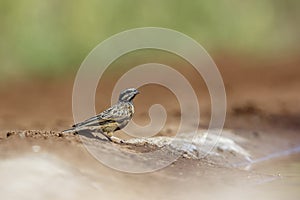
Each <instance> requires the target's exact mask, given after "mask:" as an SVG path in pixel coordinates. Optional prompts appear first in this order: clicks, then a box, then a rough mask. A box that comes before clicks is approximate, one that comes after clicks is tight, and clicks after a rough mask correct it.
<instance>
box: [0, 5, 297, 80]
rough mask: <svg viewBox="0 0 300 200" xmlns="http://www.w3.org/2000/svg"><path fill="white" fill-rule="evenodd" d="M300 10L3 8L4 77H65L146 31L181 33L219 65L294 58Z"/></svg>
mask: <svg viewBox="0 0 300 200" xmlns="http://www.w3.org/2000/svg"><path fill="white" fill-rule="evenodd" d="M299 7H300V2H299V1H297V0H286V1H280V0H253V1H251V2H245V1H242V0H230V1H223V0H221V1H214V0H213V1H180V0H165V1H140V0H126V1H124V0H114V1H109V0H90V1H84V0H79V1H76V2H74V1H71V0H65V1H59V0H51V1H50V0H46V1H39V0H26V1H25V0H20V1H10V0H1V1H0V74H1V75H0V76H1V79H2V80H4V79H7V78H11V77H15V76H18V77H19V76H24V75H25V76H51V77H52V76H62V75H63V76H64V75H65V74H66V73H69V72H70V71H73V72H74V71H75V70H76V69H77V68H78V67H79V66H80V63H81V62H82V61H83V59H84V58H85V56H86V55H87V54H88V53H89V52H90V51H91V50H92V49H93V48H94V47H95V46H96V45H97V44H98V43H100V42H101V41H103V40H105V39H106V38H108V37H110V36H111V35H113V34H116V33H119V32H121V31H124V30H127V29H131V28H136V27H144V26H158V27H165V28H171V29H175V30H177V31H180V32H183V33H185V34H187V35H189V36H191V37H192V38H194V39H195V40H197V41H198V42H199V43H200V44H202V45H203V46H204V48H206V49H207V50H208V52H209V53H210V54H212V55H213V56H216V57H217V56H218V55H220V54H224V53H226V54H229V55H234V56H236V57H238V56H243V57H246V58H249V59H254V58H258V59H262V58H263V59H266V60H272V61H274V60H276V59H282V58H284V59H287V58H289V57H297V54H298V52H299V50H300V49H299V42H300V39H299V38H300V26H299V24H300V12H299Z"/></svg>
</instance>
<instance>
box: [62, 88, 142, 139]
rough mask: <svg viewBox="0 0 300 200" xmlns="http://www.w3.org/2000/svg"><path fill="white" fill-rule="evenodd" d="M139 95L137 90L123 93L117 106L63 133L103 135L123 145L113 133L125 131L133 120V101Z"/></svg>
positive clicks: (133, 89) (131, 89)
mask: <svg viewBox="0 0 300 200" xmlns="http://www.w3.org/2000/svg"><path fill="white" fill-rule="evenodd" d="M139 93H140V92H139V91H138V90H137V89H135V88H128V89H126V90H124V91H122V92H121V93H120V95H119V100H118V102H117V103H116V104H114V105H113V106H111V107H110V108H108V109H106V110H104V111H103V112H101V113H100V114H98V115H96V116H94V117H91V118H89V119H87V120H85V121H83V122H80V123H77V124H74V125H73V126H72V128H70V129H67V130H64V131H63V132H62V133H71V132H73V133H74V132H76V133H77V132H79V131H91V132H96V133H101V134H102V135H104V136H105V137H106V138H107V139H108V140H109V141H111V142H116V143H122V142H123V141H122V140H120V139H118V138H116V137H114V136H113V133H114V132H115V131H118V130H121V129H123V128H124V127H125V126H126V125H127V124H128V123H129V121H130V120H131V119H132V117H133V114H134V105H133V99H134V97H135V96H136V95H137V94H139Z"/></svg>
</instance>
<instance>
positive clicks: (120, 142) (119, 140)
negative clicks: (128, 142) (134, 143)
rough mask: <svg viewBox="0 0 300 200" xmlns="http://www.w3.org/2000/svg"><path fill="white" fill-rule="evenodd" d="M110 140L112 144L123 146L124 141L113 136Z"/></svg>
mask: <svg viewBox="0 0 300 200" xmlns="http://www.w3.org/2000/svg"><path fill="white" fill-rule="evenodd" d="M110 139H111V141H112V142H114V143H117V144H123V143H124V140H122V139H120V138H118V137H115V136H111V137H110Z"/></svg>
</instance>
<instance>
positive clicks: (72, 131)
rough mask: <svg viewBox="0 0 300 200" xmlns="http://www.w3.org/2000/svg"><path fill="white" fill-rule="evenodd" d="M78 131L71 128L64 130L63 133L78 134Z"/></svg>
mask: <svg viewBox="0 0 300 200" xmlns="http://www.w3.org/2000/svg"><path fill="white" fill-rule="evenodd" d="M76 131H77V130H76V128H69V129H67V130H64V131H62V133H64V134H65V133H74V132H76Z"/></svg>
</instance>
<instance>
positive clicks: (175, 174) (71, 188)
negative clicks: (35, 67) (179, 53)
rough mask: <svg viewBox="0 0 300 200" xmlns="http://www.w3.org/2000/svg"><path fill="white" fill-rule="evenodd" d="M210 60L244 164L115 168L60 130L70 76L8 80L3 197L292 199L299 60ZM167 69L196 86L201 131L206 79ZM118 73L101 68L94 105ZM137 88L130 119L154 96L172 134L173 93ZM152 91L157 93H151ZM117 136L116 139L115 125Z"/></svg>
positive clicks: (227, 158)
mask: <svg viewBox="0 0 300 200" xmlns="http://www.w3.org/2000/svg"><path fill="white" fill-rule="evenodd" d="M216 63H217V65H218V66H219V69H220V72H221V74H222V76H223V79H224V83H225V87H226V92H227V101H228V104H227V105H228V108H227V117H226V123H225V130H228V131H230V132H231V133H232V134H231V135H226V134H225V137H231V138H232V139H233V140H234V141H236V142H237V144H239V145H240V146H241V147H242V148H243V149H245V150H246V151H247V152H249V153H250V154H251V158H252V161H253V163H252V164H250V165H249V163H247V162H246V161H243V160H237V159H235V156H234V155H230V153H229V154H228V152H222V151H219V152H218V153H219V154H220V155H221V157H222V159H215V157H213V156H208V157H205V158H202V159H191V158H186V157H182V156H181V157H180V158H179V159H178V160H177V161H176V162H174V163H173V164H172V165H170V166H169V167H166V168H164V169H162V170H159V171H157V172H154V173H147V174H140V175H137V174H128V173H121V172H118V171H115V170H113V169H110V168H108V167H106V166H105V165H103V164H101V163H100V162H99V161H97V160H96V159H95V158H94V157H93V156H92V155H90V154H89V152H88V151H87V150H86V149H85V147H84V145H83V143H82V140H81V139H80V137H79V136H78V135H67V136H66V135H62V134H61V133H60V131H61V130H63V129H66V128H68V127H69V126H70V125H71V124H72V123H73V119H72V108H71V101H72V99H71V96H72V84H73V79H72V78H69V79H67V80H66V79H43V80H41V79H39V80H37V79H34V80H28V79H19V80H11V81H9V82H6V83H2V84H1V85H0V97H1V99H0V110H1V112H0V127H1V128H0V159H1V161H0V177H1V179H0V193H1V194H2V197H4V199H40V198H44V199H81V198H83V197H84V198H86V199H95V198H96V197H97V198H111V199H120V198H122V199H140V198H145V199H161V198H169V199H190V198H201V197H202V198H213V199H229V198H230V199H240V198H244V199H247V198H249V199H250V198H251V199H252V198H253V195H254V194H255V196H256V197H257V198H260V199H281V198H289V199H298V197H299V195H300V193H299V191H298V190H297V185H298V186H299V184H300V179H299V176H300V171H299V169H300V168H299V167H300V165H299V160H300V157H299V153H298V152H299V151H300V150H299V146H300V135H299V130H300V120H299V119H300V105H299V103H298V102H299V101H300V93H299V88H300V79H299V74H300V69H299V67H298V66H299V64H300V61H299V60H296V59H294V60H288V61H285V62H274V63H272V62H263V61H258V60H247V61H245V60H236V59H234V60H233V59H232V60H231V59H228V56H225V55H224V56H219V57H218V59H216ZM175 68H177V69H178V70H179V71H181V73H183V74H184V75H186V76H187V77H188V78H189V80H190V82H191V83H192V85H193V87H194V89H195V90H196V91H200V92H199V93H198V94H197V95H198V98H199V104H200V108H201V120H200V125H199V129H205V128H207V126H208V123H209V118H210V101H209V94H208V92H207V89H206V87H205V84H204V83H203V81H202V80H201V77H199V76H195V75H194V74H195V73H194V71H193V70H190V69H188V68H187V66H183V65H181V64H177V65H176V66H175ZM121 74H122V71H121V70H120V72H118V73H113V74H111V73H110V72H107V75H106V76H104V79H103V80H101V82H100V84H99V92H98V93H97V98H96V102H97V110H98V111H101V110H103V109H104V108H106V107H108V106H109V105H110V92H111V89H112V88H113V85H114V81H115V80H116V79H117V78H118V77H120V75H121ZM70 77H72V76H70ZM140 90H141V93H142V95H140V96H138V97H137V98H136V100H135V105H136V114H135V116H134V120H135V121H136V122H137V123H140V124H142V125H143V124H146V123H148V122H149V118H148V114H147V112H148V109H149V106H150V105H151V104H153V103H161V104H162V105H164V106H165V108H166V109H167V111H168V119H167V123H166V126H165V127H164V129H163V130H162V131H161V132H160V133H159V134H158V135H159V136H171V135H172V134H173V133H174V132H176V130H177V125H176V124H178V122H179V120H180V114H179V109H178V102H177V101H176V100H175V98H174V96H173V95H172V94H171V93H170V92H168V91H167V90H166V89H165V88H162V87H158V86H145V87H142V88H140ZM154 92H155V93H156V94H159V95H156V96H155V98H153V93H154ZM30 130H31V131H30ZM117 136H119V137H124V136H123V133H122V131H120V132H119V133H118V134H117ZM125 139H126V137H125ZM105 145H110V144H107V143H105ZM133 149H134V147H133ZM136 149H138V148H136ZM136 149H135V150H136ZM139 150H141V149H139ZM148 150H149V149H148ZM1 199H2V198H1Z"/></svg>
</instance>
